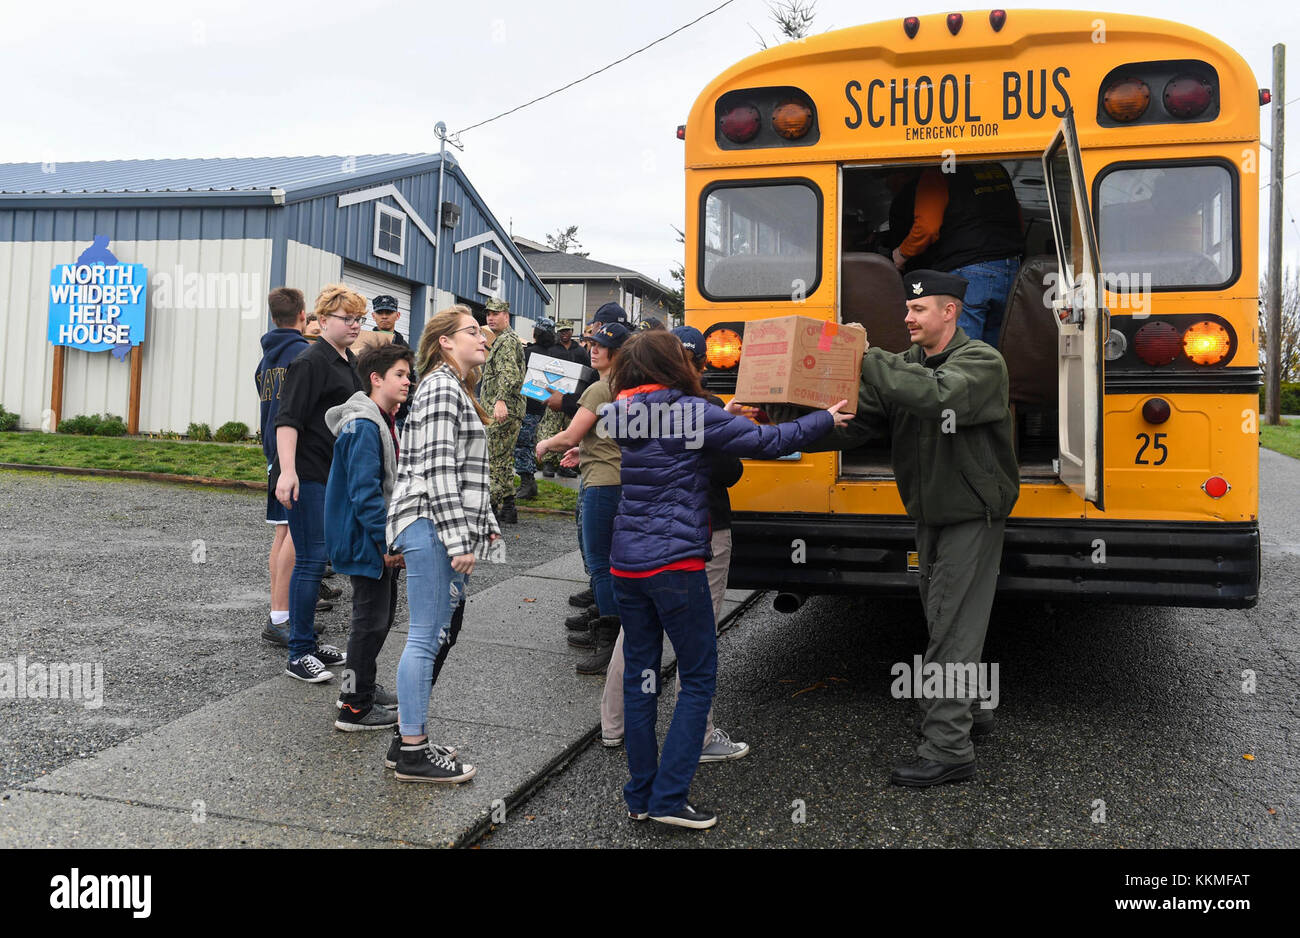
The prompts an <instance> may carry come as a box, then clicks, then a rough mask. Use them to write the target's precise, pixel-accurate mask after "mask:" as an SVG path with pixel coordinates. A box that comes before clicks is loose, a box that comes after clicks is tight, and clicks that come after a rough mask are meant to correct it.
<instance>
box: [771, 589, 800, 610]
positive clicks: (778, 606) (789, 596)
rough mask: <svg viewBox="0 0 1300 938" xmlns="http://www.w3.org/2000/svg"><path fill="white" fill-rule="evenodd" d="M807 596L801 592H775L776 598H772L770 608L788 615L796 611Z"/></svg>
mask: <svg viewBox="0 0 1300 938" xmlns="http://www.w3.org/2000/svg"><path fill="white" fill-rule="evenodd" d="M807 598H808V597H807V596H805V595H804V594H803V593H777V594H776V598H775V599H773V600H772V608H773V609H775V610H776V611H777V612H784V613H785V614H787V615H789V614H790V613H792V612H797V611H798V609H799V607H800V606H802V605H803V604H804V601H805V600H806V599H807Z"/></svg>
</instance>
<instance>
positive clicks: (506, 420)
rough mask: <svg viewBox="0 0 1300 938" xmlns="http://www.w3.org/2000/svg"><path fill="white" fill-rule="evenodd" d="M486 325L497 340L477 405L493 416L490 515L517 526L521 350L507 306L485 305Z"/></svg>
mask: <svg viewBox="0 0 1300 938" xmlns="http://www.w3.org/2000/svg"><path fill="white" fill-rule="evenodd" d="M487 325H488V328H489V329H491V330H492V331H493V332H494V333H496V338H495V339H493V340H492V346H491V348H489V349H488V356H487V361H486V362H484V363H483V382H482V384H481V385H480V386H479V403H481V404H482V405H483V409H484V410H486V411H487V412H488V413H490V414H491V415H492V423H491V424H490V425H489V426H488V427H487V438H488V476H489V488H490V496H491V499H492V512H493V513H494V514H495V515H496V516H497V520H498V521H500V522H501V523H502V524H518V522H519V516H518V513H517V512H516V511H515V439H516V437H518V436H519V425H520V423H521V422H522V421H523V419H524V398H523V395H522V394H520V393H519V389H520V388H521V387H523V384H524V347H523V344H522V343H521V342H520V341H519V336H518V335H516V334H515V331H514V330H513V329H511V328H510V304H509V303H507V302H506V301H505V300H501V299H493V300H488V303H487Z"/></svg>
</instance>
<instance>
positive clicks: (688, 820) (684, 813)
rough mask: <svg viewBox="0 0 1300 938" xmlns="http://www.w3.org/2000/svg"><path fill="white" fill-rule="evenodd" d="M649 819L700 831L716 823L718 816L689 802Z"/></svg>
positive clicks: (653, 815) (651, 816)
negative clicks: (668, 812) (670, 811)
mask: <svg viewBox="0 0 1300 938" xmlns="http://www.w3.org/2000/svg"><path fill="white" fill-rule="evenodd" d="M629 816H630V815H629ZM650 820H652V821H658V822H659V823H660V824H671V825H673V826H674V827H689V828H691V829H692V830H697V831H702V830H705V829H707V828H710V827H712V826H713V825H714V824H717V823H718V816H717V815H716V814H715V813H714V812H712V811H708V810H704V811H702V810H700V809H699V808H693V807H691V806H690V805H689V804H684V805H682V806H681V808H680V809H679V810H677V811H674V812H672V813H671V814H652V815H650Z"/></svg>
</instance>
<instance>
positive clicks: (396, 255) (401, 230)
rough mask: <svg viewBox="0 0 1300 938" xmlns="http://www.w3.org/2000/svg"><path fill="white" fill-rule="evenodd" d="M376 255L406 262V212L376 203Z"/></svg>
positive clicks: (393, 260) (397, 261)
mask: <svg viewBox="0 0 1300 938" xmlns="http://www.w3.org/2000/svg"><path fill="white" fill-rule="evenodd" d="M374 253H375V257H382V258H383V259H384V260H386V261H392V262H393V263H394V264H405V263H406V256H405V255H406V213H405V212H402V211H399V210H398V209H395V208H392V207H390V206H387V205H385V204H384V203H383V202H376V203H375V245H374Z"/></svg>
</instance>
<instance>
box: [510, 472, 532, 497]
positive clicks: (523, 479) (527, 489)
mask: <svg viewBox="0 0 1300 938" xmlns="http://www.w3.org/2000/svg"><path fill="white" fill-rule="evenodd" d="M536 497H537V480H536V479H534V478H533V474H532V473H531V472H521V473H519V489H518V490H517V491H516V492H515V499H516V500H517V501H521V502H523V501H527V500H528V499H530V498H536Z"/></svg>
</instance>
